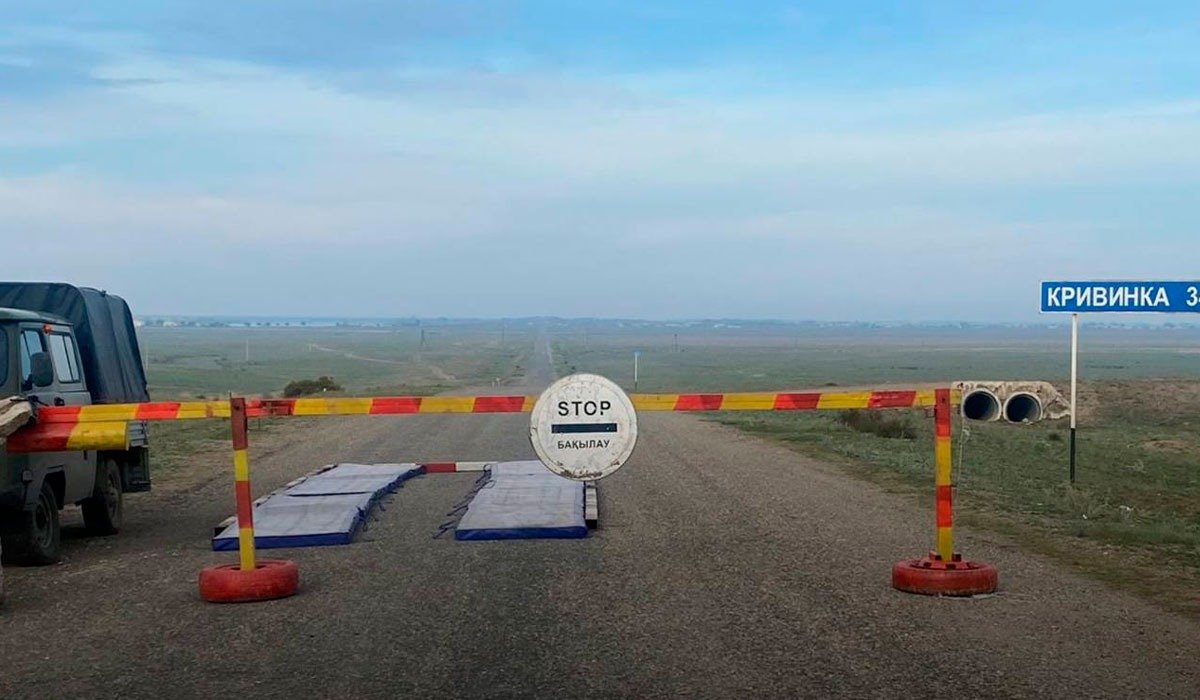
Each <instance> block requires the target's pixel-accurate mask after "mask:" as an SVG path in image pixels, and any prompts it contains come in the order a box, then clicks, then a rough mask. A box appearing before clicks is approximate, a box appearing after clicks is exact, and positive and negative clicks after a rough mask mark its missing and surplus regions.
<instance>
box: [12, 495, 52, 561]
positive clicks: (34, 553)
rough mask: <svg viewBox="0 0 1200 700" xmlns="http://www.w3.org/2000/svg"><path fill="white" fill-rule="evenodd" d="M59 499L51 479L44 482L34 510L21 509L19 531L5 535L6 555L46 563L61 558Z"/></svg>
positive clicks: (13, 558) (15, 559)
mask: <svg viewBox="0 0 1200 700" xmlns="http://www.w3.org/2000/svg"><path fill="white" fill-rule="evenodd" d="M59 538H60V533H59V529H58V499H57V498H55V497H54V489H53V488H52V487H51V486H50V482H48V481H43V482H42V490H41V491H40V492H39V493H38V499H37V503H36V504H35V505H34V507H33V510H26V511H22V512H21V514H20V519H19V522H18V528H17V531H16V532H15V533H14V534H13V535H11V536H9V537H6V538H4V554H5V556H6V557H12V561H13V562H14V563H18V564H28V565H31V566H43V565H45V564H53V563H55V562H57V561H58V545H59Z"/></svg>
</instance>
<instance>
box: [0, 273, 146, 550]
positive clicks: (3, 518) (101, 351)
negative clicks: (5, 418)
mask: <svg viewBox="0 0 1200 700" xmlns="http://www.w3.org/2000/svg"><path fill="white" fill-rule="evenodd" d="M6 397H17V398H16V400H17V401H20V400H26V401H28V402H29V403H30V404H31V407H32V408H33V413H34V415H36V412H37V409H38V408H39V407H42V406H71V405H87V404H97V403H134V402H141V401H148V400H149V394H148V393H147V391H146V374H145V370H144V367H143V365H142V355H141V350H140V349H139V348H138V342H137V333H136V330H135V327H134V323H133V315H132V314H131V313H130V311H129V306H128V305H127V304H126V303H125V300H123V299H121V298H120V297H118V296H114V295H112V294H107V293H105V292H102V291H99V290H95V289H89V288H85V287H74V286H72V285H68V284H46V283H26V282H0V400H9V401H12V400H13V399H11V398H7V399H6ZM0 439H2V438H0ZM0 445H2V443H0ZM149 488H150V459H149V450H148V439H147V431H146V425H145V423H142V422H134V423H131V424H130V429H129V444H128V448H127V449H125V450H114V451H102V452H97V451H95V450H89V451H76V452H42V453H31V454H9V453H8V451H7V449H6V448H4V447H3V446H0V543H2V544H3V548H2V552H3V557H4V559H5V561H6V562H9V563H21V564H33V565H39V564H50V563H53V562H55V561H57V560H58V558H59V541H60V534H59V511H60V510H61V509H62V508H63V507H65V506H67V505H70V504H78V505H79V506H81V507H82V511H83V520H84V524H85V525H86V527H87V529H88V530H89V531H90V532H92V533H94V534H101V535H110V534H115V533H116V532H117V531H118V530H119V529H120V528H121V519H122V512H123V503H122V494H124V493H129V492H136V491H147V490H149Z"/></svg>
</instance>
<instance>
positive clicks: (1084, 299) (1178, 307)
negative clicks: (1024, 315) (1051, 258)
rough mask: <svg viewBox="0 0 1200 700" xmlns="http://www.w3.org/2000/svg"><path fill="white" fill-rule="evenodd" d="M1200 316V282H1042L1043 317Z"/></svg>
mask: <svg viewBox="0 0 1200 700" xmlns="http://www.w3.org/2000/svg"><path fill="white" fill-rule="evenodd" d="M1101 312H1109V313H1112V312H1117V313H1160V314H1164V313H1165V314H1178V313H1193V314H1194V313H1200V281H1195V282H1133V281H1119V282H1042V313H1081V314H1082V313H1101Z"/></svg>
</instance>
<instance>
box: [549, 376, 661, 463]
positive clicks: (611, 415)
mask: <svg viewBox="0 0 1200 700" xmlns="http://www.w3.org/2000/svg"><path fill="white" fill-rule="evenodd" d="M529 438H530V440H531V441H532V442H533V449H534V451H535V452H537V455H538V458H539V459H541V460H542V464H545V465H546V467H547V468H549V469H550V471H552V472H554V473H555V474H558V475H560V476H565V477H567V478H569V479H578V480H580V481H591V480H593V479H601V478H603V477H606V476H608V475H609V474H612V473H613V472H615V471H616V470H618V469H620V468H621V465H623V464H625V461H626V460H628V459H629V456H630V455H631V454H633V446H634V445H635V444H636V443H637V413H636V412H634V410H633V403H631V402H630V401H629V397H628V396H626V395H625V392H624V391H622V390H621V387H619V386H617V385H616V384H615V383H614V382H612V381H609V380H608V379H605V378H604V377H601V376H599V375H596V374H573V375H571V376H569V377H563V378H562V379H559V380H558V381H557V382H554V383H553V384H551V385H550V388H549V389H546V391H544V392H542V395H541V397H540V398H538V400H537V403H536V404H534V406H533V414H532V415H531V416H530V419H529Z"/></svg>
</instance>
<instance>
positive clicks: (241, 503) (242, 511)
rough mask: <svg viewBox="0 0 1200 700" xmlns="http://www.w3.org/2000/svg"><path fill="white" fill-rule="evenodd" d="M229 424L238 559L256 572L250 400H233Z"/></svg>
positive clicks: (245, 568)
mask: <svg viewBox="0 0 1200 700" xmlns="http://www.w3.org/2000/svg"><path fill="white" fill-rule="evenodd" d="M229 423H230V426H231V427H232V430H233V489H234V493H235V494H236V496H237V525H238V557H239V558H240V560H241V564H242V571H253V570H254V569H255V568H256V567H255V562H254V554H255V553H254V495H253V493H251V490H250V454H249V452H250V439H249V433H250V421H249V419H248V418H247V417H246V399H244V398H242V397H240V396H238V397H233V398H230V399H229Z"/></svg>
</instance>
